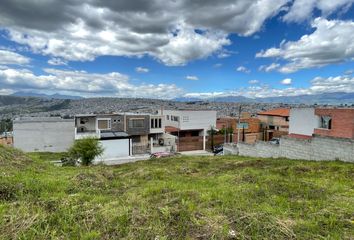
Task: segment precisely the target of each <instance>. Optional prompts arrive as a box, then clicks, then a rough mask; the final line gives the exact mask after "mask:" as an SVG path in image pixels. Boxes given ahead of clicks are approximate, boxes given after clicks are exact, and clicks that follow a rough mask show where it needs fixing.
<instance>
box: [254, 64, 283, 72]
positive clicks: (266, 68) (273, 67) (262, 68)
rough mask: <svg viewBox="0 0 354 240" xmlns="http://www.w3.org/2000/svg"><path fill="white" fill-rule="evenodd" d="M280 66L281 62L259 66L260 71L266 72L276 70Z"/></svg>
mask: <svg viewBox="0 0 354 240" xmlns="http://www.w3.org/2000/svg"><path fill="white" fill-rule="evenodd" d="M279 67H280V64H279V63H272V64H270V65H268V66H267V65H262V66H260V67H259V68H258V70H259V71H265V72H271V71H274V70H276V69H278V68H279Z"/></svg>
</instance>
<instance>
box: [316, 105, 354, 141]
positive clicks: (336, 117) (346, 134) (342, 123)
mask: <svg viewBox="0 0 354 240" xmlns="http://www.w3.org/2000/svg"><path fill="white" fill-rule="evenodd" d="M315 114H316V115H317V116H330V117H331V118H332V128H331V129H321V128H316V129H315V134H318V135H321V136H328V137H340V138H351V139H354V109H344V108H338V109H324V108H318V109H315Z"/></svg>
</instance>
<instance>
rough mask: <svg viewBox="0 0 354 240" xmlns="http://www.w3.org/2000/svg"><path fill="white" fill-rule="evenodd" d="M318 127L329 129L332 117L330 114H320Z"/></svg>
mask: <svg viewBox="0 0 354 240" xmlns="http://www.w3.org/2000/svg"><path fill="white" fill-rule="evenodd" d="M320 128H325V129H331V128H332V118H331V117H330V116H321V122H320Z"/></svg>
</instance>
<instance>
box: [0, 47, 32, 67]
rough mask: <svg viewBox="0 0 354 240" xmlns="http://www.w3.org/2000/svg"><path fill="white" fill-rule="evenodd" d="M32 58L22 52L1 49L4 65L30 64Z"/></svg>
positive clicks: (0, 54) (1, 62)
mask: <svg viewBox="0 0 354 240" xmlns="http://www.w3.org/2000/svg"><path fill="white" fill-rule="evenodd" d="M29 62H30V59H29V58H28V57H25V56H23V55H21V54H18V53H15V52H12V51H8V50H2V49H0V64H3V65H12V64H14V65H24V64H28V63H29Z"/></svg>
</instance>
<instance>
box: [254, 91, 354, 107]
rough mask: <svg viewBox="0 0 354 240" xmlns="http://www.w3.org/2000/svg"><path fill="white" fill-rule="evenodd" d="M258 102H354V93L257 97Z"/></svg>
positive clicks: (335, 103)
mask: <svg viewBox="0 0 354 240" xmlns="http://www.w3.org/2000/svg"><path fill="white" fill-rule="evenodd" d="M257 102H264V103H294V104H299V103H303V104H316V103H317V104H333V105H338V104H354V93H344V92H335V93H321V94H313V95H299V96H289V97H267V98H257Z"/></svg>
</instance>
